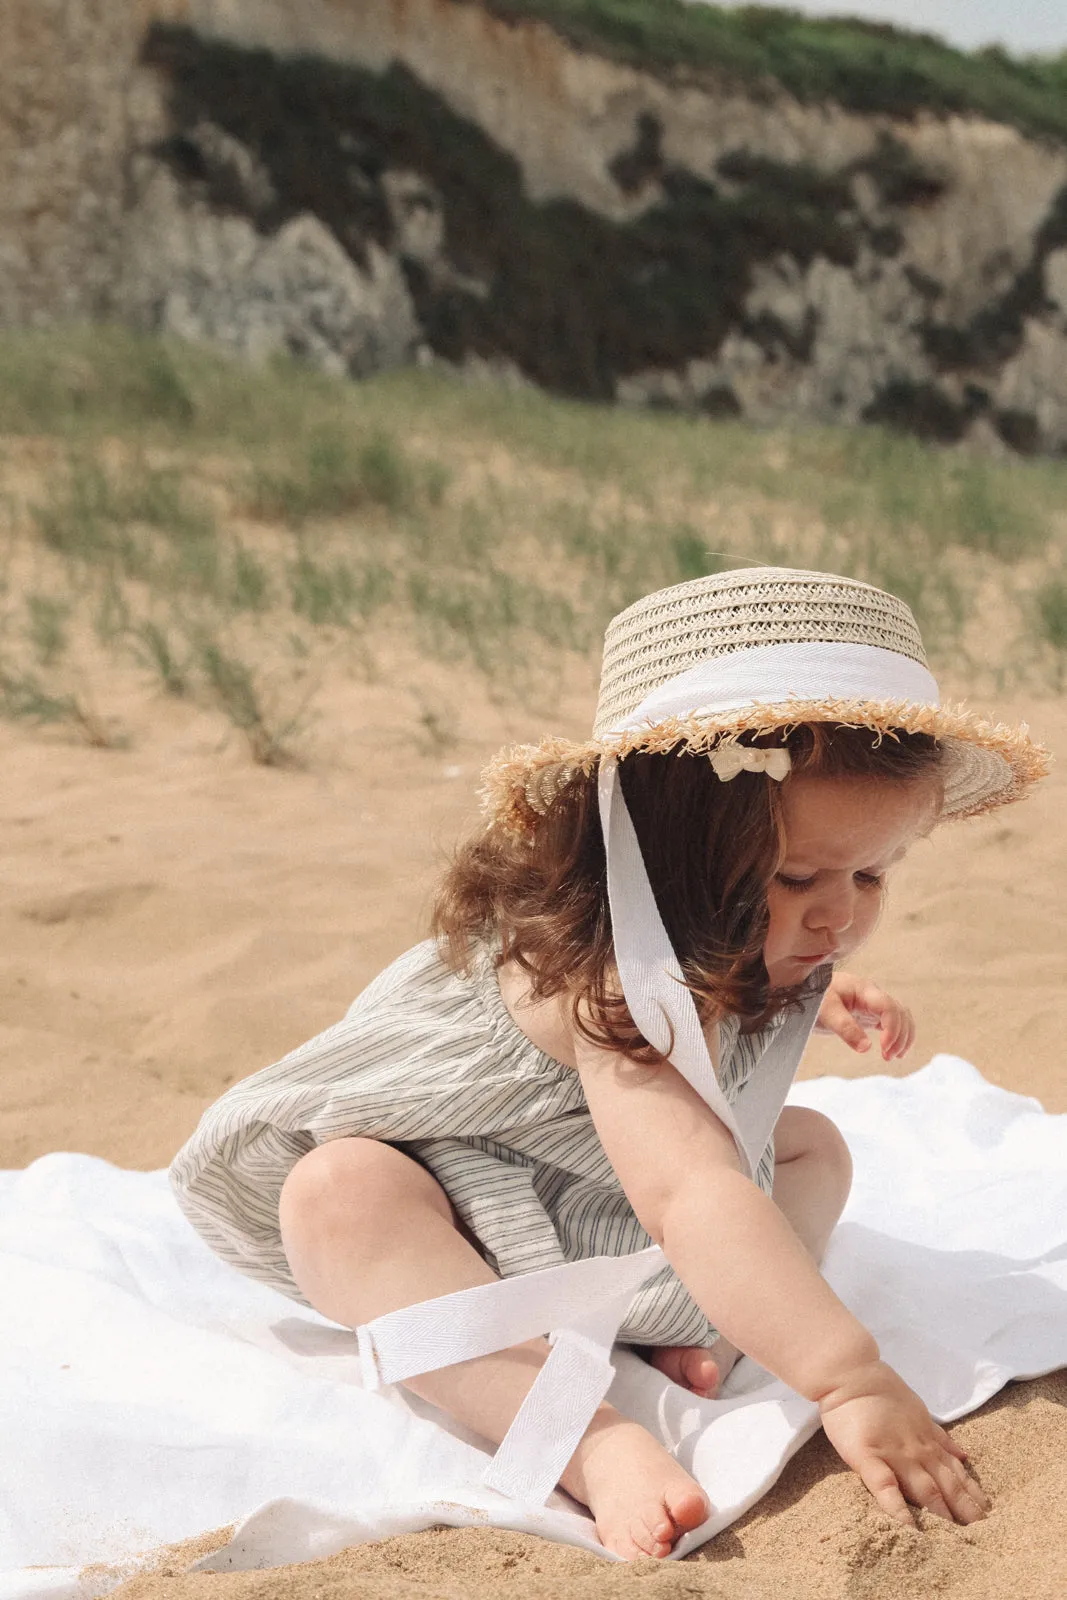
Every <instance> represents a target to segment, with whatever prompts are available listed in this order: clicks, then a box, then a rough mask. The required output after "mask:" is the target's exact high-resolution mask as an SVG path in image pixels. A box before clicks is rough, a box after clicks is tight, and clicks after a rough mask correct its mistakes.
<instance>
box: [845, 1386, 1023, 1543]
mask: <svg viewBox="0 0 1067 1600" xmlns="http://www.w3.org/2000/svg"><path fill="white" fill-rule="evenodd" d="M819 1409H820V1411H821V1412H822V1425H823V1428H824V1429H825V1430H826V1436H827V1438H828V1439H829V1440H830V1443H831V1444H832V1445H833V1447H834V1449H835V1450H836V1451H837V1453H838V1455H839V1456H840V1457H841V1458H842V1460H843V1461H845V1462H846V1463H847V1464H848V1465H849V1466H850V1467H851V1468H852V1470H853V1471H854V1472H856V1473H858V1475H859V1477H860V1478H861V1479H862V1481H863V1483H864V1484H865V1485H866V1487H867V1488H868V1489H869V1490H870V1492H871V1494H872V1495H873V1496H874V1498H875V1500H876V1501H877V1502H878V1504H879V1506H881V1508H882V1510H883V1511H886V1512H888V1513H889V1515H890V1516H891V1517H893V1518H894V1519H895V1520H896V1521H897V1522H906V1523H908V1524H910V1525H913V1518H912V1515H911V1512H910V1511H909V1510H908V1505H907V1502H908V1501H910V1502H911V1504H912V1505H916V1506H924V1507H925V1508H926V1510H927V1511H931V1512H933V1514H934V1516H935V1517H945V1518H947V1519H948V1520H949V1521H951V1520H952V1519H953V1518H955V1519H956V1521H957V1522H977V1521H979V1519H980V1518H982V1517H984V1516H985V1515H986V1513H987V1512H988V1511H989V1509H990V1506H991V1504H992V1502H991V1501H990V1499H989V1496H988V1495H987V1494H986V1492H985V1490H984V1489H982V1488H981V1487H980V1485H979V1484H977V1483H976V1482H975V1481H974V1479H973V1478H972V1477H971V1475H970V1473H969V1472H968V1471H967V1469H966V1467H964V1465H963V1463H964V1461H965V1460H966V1459H967V1457H966V1452H965V1451H963V1450H962V1449H961V1448H960V1446H959V1445H958V1444H957V1443H956V1442H955V1440H954V1439H953V1438H952V1437H951V1436H950V1435H949V1434H947V1433H946V1432H945V1430H944V1428H942V1427H940V1426H939V1425H938V1423H936V1422H935V1421H934V1419H933V1417H931V1415H930V1413H929V1412H928V1411H927V1409H926V1407H925V1406H924V1405H923V1403H922V1401H921V1400H920V1399H919V1396H918V1395H917V1394H916V1393H915V1392H914V1390H912V1389H909V1388H908V1386H907V1384H906V1383H905V1382H904V1380H903V1378H901V1377H900V1375H899V1374H898V1373H896V1372H894V1371H893V1368H892V1367H887V1366H886V1364H885V1362H884V1361H875V1362H872V1363H871V1364H870V1365H869V1366H866V1367H860V1368H858V1369H857V1370H856V1371H855V1372H854V1373H852V1374H850V1376H849V1378H848V1379H847V1380H846V1381H845V1383H844V1384H842V1385H841V1386H840V1387H839V1388H837V1389H834V1390H832V1391H831V1393H830V1394H828V1395H824V1396H823V1398H822V1400H821V1401H820V1403H819Z"/></svg>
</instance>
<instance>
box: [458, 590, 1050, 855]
mask: <svg viewBox="0 0 1067 1600" xmlns="http://www.w3.org/2000/svg"><path fill="white" fill-rule="evenodd" d="M810 722H830V723H835V724H838V725H842V726H849V727H865V728H870V729H872V731H874V732H877V733H885V734H889V733H892V732H893V731H894V730H899V731H902V732H908V733H928V734H933V735H934V736H935V737H936V738H937V739H939V740H940V741H941V742H942V744H943V745H944V748H945V752H946V758H947V759H946V773H945V779H946V784H945V790H946V792H945V805H944V809H943V812H942V816H943V817H965V816H976V815H978V814H979V813H981V812H984V811H989V810H992V809H993V808H994V807H995V806H1001V805H1007V804H1009V803H1010V802H1012V801H1014V800H1019V799H1022V797H1023V796H1024V795H1025V794H1026V793H1027V791H1028V790H1029V789H1030V788H1031V787H1032V785H1033V784H1035V783H1036V782H1037V781H1038V780H1039V779H1040V778H1041V777H1043V776H1044V775H1045V773H1046V771H1047V769H1048V754H1047V752H1046V751H1045V750H1044V749H1043V748H1042V747H1041V746H1040V745H1038V744H1035V743H1034V742H1033V741H1032V740H1031V739H1030V738H1029V736H1028V732H1027V729H1026V727H1025V726H1021V727H1018V728H1008V727H1005V726H1003V725H1002V724H999V723H990V722H987V721H985V720H984V719H983V718H981V717H979V716H977V715H976V714H975V713H974V712H971V711H969V710H967V709H966V708H965V707H964V706H961V705H955V706H950V705H944V706H943V705H941V703H940V696H939V694H938V689H937V684H936V682H935V680H934V678H933V677H932V675H931V673H930V671H929V668H928V666H927V662H926V653H925V651H924V649H923V644H922V639H921V638H920V636H919V630H918V627H917V626H916V623H915V618H914V617H913V616H912V614H911V611H910V610H909V609H908V607H907V606H906V605H905V604H904V602H903V601H902V600H898V599H897V598H896V596H895V595H891V594H887V593H886V592H885V591H884V590H882V589H876V588H874V587H872V586H871V585H870V584H866V583H859V582H857V581H856V580H855V579H852V578H842V577H837V576H835V575H833V574H831V573H825V572H801V571H796V570H793V569H791V568H786V567H757V568H746V569H743V570H740V571H733V572H720V573H716V574H715V575H714V576H713V577H708V578H697V579H695V580H694V581H693V582H690V583H680V584H676V585H675V586H674V587H673V588H670V589H661V590H659V591H657V593H655V594H650V595H647V596H646V597H645V598H644V599H643V600H638V601H637V602H636V604H634V605H632V606H629V607H628V608H627V609H626V610H625V611H622V612H620V613H619V615H618V616H617V617H615V618H614V620H613V621H612V622H611V623H610V624H609V626H608V629H607V634H606V636H605V642H604V664H603V669H602V673H601V680H600V698H599V702H598V705H597V711H596V717H595V719H594V723H593V736H592V738H591V739H590V740H588V741H585V742H575V741H572V740H566V739H545V740H543V741H542V742H541V743H540V744H538V745H520V746H518V747H514V748H512V749H510V750H505V751H502V752H501V753H500V754H499V755H498V756H497V757H496V758H495V760H494V761H493V762H492V763H491V764H490V766H489V768H488V770H487V773H486V787H485V799H486V809H487V812H488V815H489V818H490V821H491V822H493V823H496V824H498V825H500V826H502V827H504V828H505V829H506V830H508V831H509V832H513V833H518V834H520V835H521V834H526V833H528V832H529V831H530V830H531V829H532V827H533V826H534V824H535V823H536V819H537V816H538V814H544V813H545V812H546V811H547V810H548V809H549V807H550V806H551V805H552V803H553V801H554V799H555V798H556V796H557V795H558V794H559V793H560V792H561V791H562V789H563V788H565V787H566V785H567V784H568V782H569V781H570V780H571V779H572V778H573V777H574V776H576V775H577V774H578V773H585V774H590V773H592V772H594V771H595V770H596V769H597V768H598V766H600V764H601V760H602V758H603V757H605V756H612V757H615V758H621V757H622V756H624V755H627V754H629V753H630V752H631V751H635V750H645V751H668V750H673V749H676V748H684V749H687V750H691V751H694V752H708V753H709V754H710V753H711V752H712V751H713V750H720V749H722V748H723V747H724V746H726V745H729V744H731V743H736V742H737V741H738V739H739V737H740V736H741V735H742V734H758V735H767V734H771V733H774V732H776V731H782V730H787V729H789V728H793V727H796V726H797V725H798V724H800V723H810Z"/></svg>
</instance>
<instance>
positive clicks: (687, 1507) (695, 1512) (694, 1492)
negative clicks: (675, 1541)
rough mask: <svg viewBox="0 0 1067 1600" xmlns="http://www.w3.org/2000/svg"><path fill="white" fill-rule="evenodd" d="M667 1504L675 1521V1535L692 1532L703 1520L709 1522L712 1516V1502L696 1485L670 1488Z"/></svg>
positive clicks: (672, 1519)
mask: <svg viewBox="0 0 1067 1600" xmlns="http://www.w3.org/2000/svg"><path fill="white" fill-rule="evenodd" d="M666 1506H667V1510H668V1512H669V1514H670V1518H671V1521H672V1522H673V1523H674V1528H675V1535H676V1536H677V1535H678V1534H682V1533H691V1532H692V1530H693V1529H694V1528H699V1527H700V1524H701V1523H702V1522H707V1520H708V1518H709V1517H710V1516H711V1504H710V1502H709V1500H708V1497H707V1495H706V1494H704V1493H703V1492H702V1491H701V1490H700V1489H698V1488H697V1487H696V1486H695V1485H693V1487H691V1488H689V1487H681V1488H678V1489H674V1490H670V1489H669V1490H668V1491H667V1494H666Z"/></svg>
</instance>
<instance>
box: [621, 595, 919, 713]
mask: <svg viewBox="0 0 1067 1600" xmlns="http://www.w3.org/2000/svg"><path fill="white" fill-rule="evenodd" d="M813 642H826V643H833V644H864V645H876V646H878V647H879V648H880V649H882V650H894V651H896V652H897V653H898V654H899V655H902V656H906V657H907V658H908V659H909V660H911V661H917V662H919V664H920V665H922V666H926V664H927V663H926V652H925V651H924V649H923V643H922V639H921V638H920V637H919V630H918V627H917V626H916V623H915V618H914V617H913V616H912V614H911V612H910V610H909V609H908V607H907V606H906V605H905V604H904V601H903V600H898V599H897V597H896V596H895V595H891V594H886V593H885V591H884V590H882V589H875V588H873V587H872V586H871V585H870V584H868V583H859V582H857V581H856V580H855V579H853V578H840V577H836V576H834V575H832V574H830V573H825V572H802V571H798V570H796V569H794V568H791V567H754V568H749V569H747V570H745V571H741V572H721V573H716V574H715V575H714V576H712V577H709V578H696V579H694V580H693V581H692V582H690V583H679V584H675V585H674V587H673V588H670V589H660V590H658V591H657V592H656V593H655V594H650V595H646V596H645V597H644V599H643V600H638V601H637V602H636V603H635V604H634V605H632V606H628V607H627V609H626V610H625V611H620V613H619V615H618V616H617V617H615V618H613V619H612V621H611V622H610V623H609V624H608V628H607V632H606V634H605V636H604V664H603V667H602V669H601V674H600V698H599V700H598V702H597V710H596V719H595V721H594V724H593V737H594V738H600V737H601V736H602V735H603V734H605V733H606V732H608V730H609V729H610V728H612V727H614V725H615V723H616V722H618V721H619V719H620V718H622V717H626V716H628V715H629V713H630V712H632V711H633V710H634V709H635V708H636V707H637V706H639V705H640V704H641V702H642V700H644V698H645V696H646V695H648V694H651V692H652V691H653V690H654V689H658V688H659V686H660V685H661V684H663V683H666V682H668V680H669V679H671V678H674V677H676V676H678V674H679V673H682V672H686V671H688V669H689V668H690V667H694V666H696V664H697V663H698V662H700V661H706V660H708V659H709V658H713V657H716V656H726V655H731V654H732V653H733V652H734V651H736V650H751V649H754V648H755V647H757V646H760V645H776V644H807V643H813Z"/></svg>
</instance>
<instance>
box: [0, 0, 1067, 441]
mask: <svg viewBox="0 0 1067 1600" xmlns="http://www.w3.org/2000/svg"><path fill="white" fill-rule="evenodd" d="M0 29H2V32H0V50H2V54H0V322H3V323H6V324H9V325H10V324H18V323H26V322H34V321H41V320H49V319H56V318H58V317H63V316H71V315H93V316H100V315H108V316H117V317H120V318H122V319H124V320H126V321H129V322H132V323H133V324H135V325H137V326H139V327H143V328H150V329H160V330H168V331H173V332H176V333H180V334H182V335H185V336H188V337H195V338H208V339H213V340H217V341H221V342H222V343H225V344H228V345H230V346H234V347H236V348H238V349H240V350H243V351H246V352H248V353H249V354H253V355H255V354H265V353H269V352H270V351H271V350H274V349H280V348H282V349H287V350H292V351H295V352H298V353H300V354H302V355H304V356H306V357H308V358H310V359H312V360H314V361H316V362H318V363H319V364H321V365H323V366H324V367H327V368H329V369H332V370H335V371H344V372H351V373H353V374H357V375H358V374H362V373H366V372H370V371H373V370H376V369H378V368H380V367H382V366H385V365H389V364H393V363H397V362H402V361H407V360H412V359H429V358H430V356H431V355H434V356H437V357H440V358H443V359H446V360H448V361H452V362H456V363H470V362H488V363H491V364H493V365H494V366H497V367H501V368H504V369H506V370H508V371H510V372H513V373H516V374H519V375H521V376H522V377H523V378H525V379H528V380H530V381H533V382H535V383H538V384H541V385H544V386H545V387H546V388H549V389H552V390H554V391H557V392H560V393H565V394H570V395H575V396H583V397H588V398H593V399H609V400H610V399H617V400H620V401H625V402H634V403H655V404H665V405H678V406H686V407H692V408H696V409H701V410H704V411H707V412H711V413H718V414H734V415H744V416H746V417H750V418H752V419H753V420H755V421H760V422H766V421H774V420H778V419H780V418H783V417H786V416H805V417H808V418H811V419H820V420H826V421H847V422H855V421H860V420H863V419H868V420H880V421H885V422H889V423H892V424H894V425H898V426H901V427H907V428H911V429H915V430H916V431H918V432H920V433H923V434H926V435H928V436H932V437H934V438H937V439H941V440H945V441H953V440H957V439H960V438H962V437H964V436H968V435H970V436H985V437H986V438H994V437H996V438H999V439H1000V440H1002V441H1004V442H1006V443H1007V444H1008V445H1010V446H1011V447H1012V448H1015V449H1018V450H1023V451H1033V450H1039V449H1046V450H1063V449H1067V148H1065V147H1064V145H1063V144H1061V143H1056V142H1054V141H1052V140H1049V141H1047V142H1041V141H1039V140H1037V139H1035V138H1028V137H1027V136H1026V135H1024V133H1022V132H1021V131H1019V130H1018V129H1017V128H1015V127H1012V126H1008V125H1005V124H1001V123H996V122H991V121H987V120H982V119H980V118H978V117H976V116H961V115H954V116H952V117H938V116H935V115H933V114H931V113H929V112H926V113H922V114H917V115H913V116H911V117H907V118H904V117H893V116H890V115H888V114H885V113H881V114H878V115H871V114H867V115H862V114H859V113H857V112H855V111H850V110H846V109H843V108H842V107H840V106H838V105H835V104H832V103H826V102H823V103H820V104H818V105H813V104H804V103H802V102H801V101H799V100H797V99H795V98H792V97H791V96H790V95H788V94H786V93H785V92H784V91H783V90H782V89H781V88H777V89H769V88H767V87H766V86H762V87H760V88H759V89H758V90H757V89H753V88H751V87H749V88H746V89H742V88H740V87H738V86H737V85H736V83H735V84H733V85H731V84H730V83H729V82H728V81H726V80H725V79H722V78H720V79H719V80H718V81H716V80H715V79H714V78H712V77H711V76H709V75H708V74H706V73H704V74H700V75H696V74H692V73H689V74H683V73H680V72H677V71H675V72H665V71H662V70H661V71H656V72H653V71H651V70H642V69H640V68H638V67H635V66H633V65H629V64H625V63H622V62H620V61H618V60H612V59H609V58H607V57H606V56H603V55H598V54H595V53H592V52H590V51H588V50H585V51H583V50H579V49H578V48H577V47H576V46H575V45H574V44H573V43H570V42H568V41H567V40H565V39H564V38H562V37H561V36H560V35H558V34H557V33H555V32H553V31H552V30H551V29H549V28H548V27H546V26H544V25H543V24H540V23H532V22H529V21H516V20H514V19H511V20H507V19H503V18H501V17H500V16H498V15H496V14H495V13H494V12H493V10H492V9H491V8H490V7H488V6H487V5H485V4H482V3H480V0H300V4H299V5H298V4H296V3H295V0H138V3H134V0H7V4H6V6H5V11H4V19H3V21H2V23H0Z"/></svg>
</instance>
